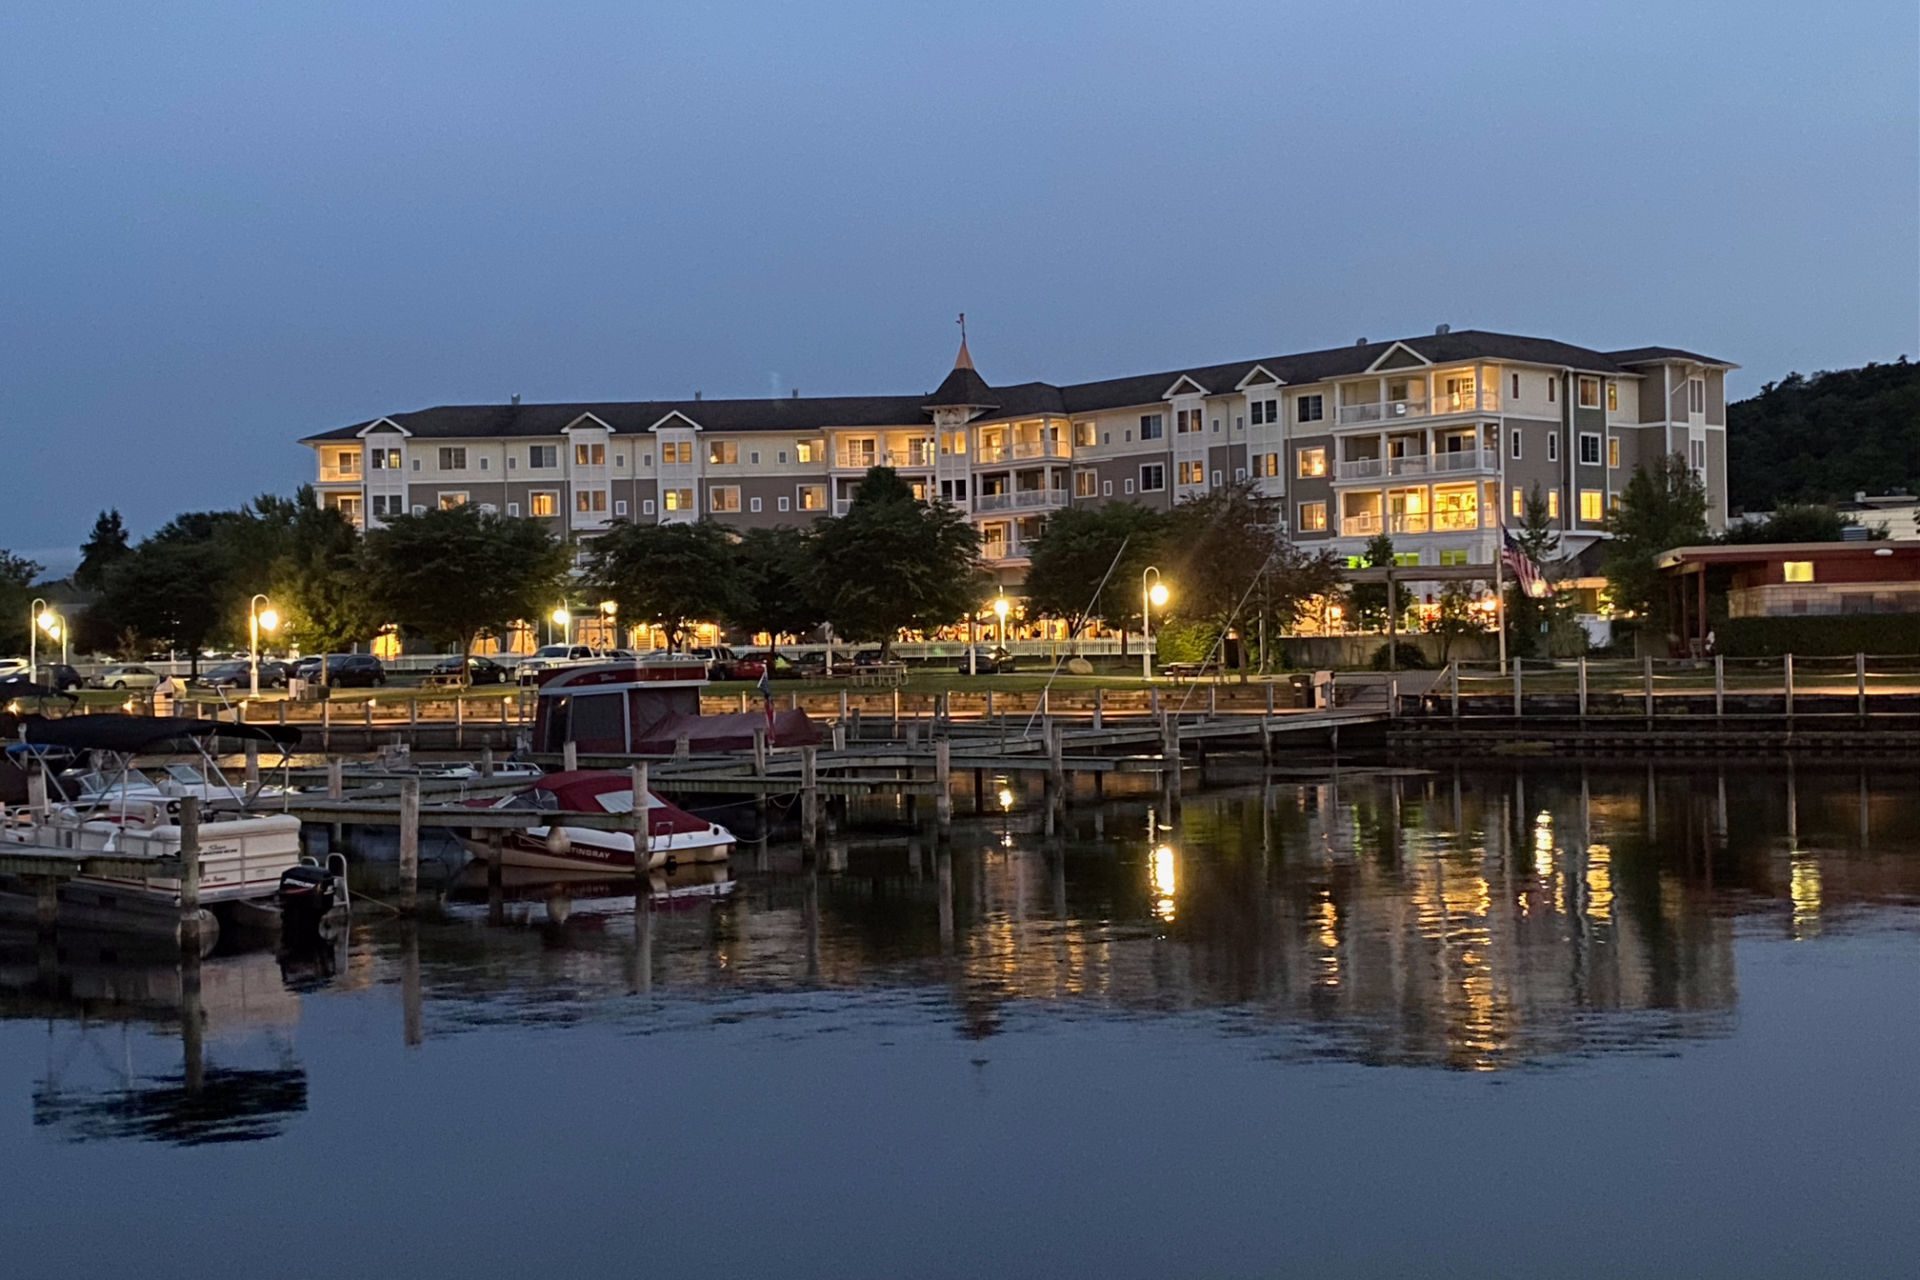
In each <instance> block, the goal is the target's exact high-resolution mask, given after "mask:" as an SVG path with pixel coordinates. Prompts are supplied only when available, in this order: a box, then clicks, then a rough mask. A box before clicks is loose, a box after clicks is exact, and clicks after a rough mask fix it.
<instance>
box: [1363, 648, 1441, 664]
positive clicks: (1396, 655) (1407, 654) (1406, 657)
mask: <svg viewBox="0 0 1920 1280" xmlns="http://www.w3.org/2000/svg"><path fill="white" fill-rule="evenodd" d="M1389 650H1391V651H1392V653H1393V662H1394V665H1395V666H1397V667H1398V668H1399V669H1400V670H1402V671H1426V670H1428V669H1430V668H1431V667H1432V665H1433V664H1432V663H1430V662H1428V661H1427V655H1426V654H1424V653H1422V652H1421V651H1420V649H1419V648H1418V647H1416V646H1414V645H1410V644H1396V645H1384V644H1383V645H1381V646H1380V647H1379V648H1378V649H1375V650H1374V651H1373V661H1371V662H1370V663H1368V664H1367V665H1368V666H1370V667H1372V668H1373V669H1374V670H1375V671H1385V670H1386V669H1387V654H1388V651H1389Z"/></svg>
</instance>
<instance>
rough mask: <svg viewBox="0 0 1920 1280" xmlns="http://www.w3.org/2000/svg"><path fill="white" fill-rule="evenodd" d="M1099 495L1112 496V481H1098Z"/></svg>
mask: <svg viewBox="0 0 1920 1280" xmlns="http://www.w3.org/2000/svg"><path fill="white" fill-rule="evenodd" d="M1100 496H1101V497H1103V498H1111V497H1112V496H1113V481H1111V480H1102V481H1101V482H1100Z"/></svg>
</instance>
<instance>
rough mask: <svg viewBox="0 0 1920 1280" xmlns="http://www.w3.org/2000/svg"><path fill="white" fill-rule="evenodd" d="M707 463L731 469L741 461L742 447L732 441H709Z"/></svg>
mask: <svg viewBox="0 0 1920 1280" xmlns="http://www.w3.org/2000/svg"><path fill="white" fill-rule="evenodd" d="M707 461H708V462H711V463H714V464H717V465H719V466H723V467H731V466H733V465H734V464H735V463H737V462H739V461H740V446H739V445H737V444H735V443H734V442H733V441H731V440H709V441H708V442H707Z"/></svg>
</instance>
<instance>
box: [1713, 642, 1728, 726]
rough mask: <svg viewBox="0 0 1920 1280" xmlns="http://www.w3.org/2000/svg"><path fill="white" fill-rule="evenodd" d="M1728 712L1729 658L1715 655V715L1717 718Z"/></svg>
mask: <svg viewBox="0 0 1920 1280" xmlns="http://www.w3.org/2000/svg"><path fill="white" fill-rule="evenodd" d="M1726 714H1727V660H1726V658H1725V657H1723V656H1721V655H1720V654H1717V653H1716V654H1714V655H1713V715H1714V718H1715V719H1716V720H1717V719H1719V718H1720V717H1722V716H1724V715H1726Z"/></svg>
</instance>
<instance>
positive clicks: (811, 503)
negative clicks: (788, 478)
mask: <svg viewBox="0 0 1920 1280" xmlns="http://www.w3.org/2000/svg"><path fill="white" fill-rule="evenodd" d="M793 496H794V502H795V504H796V505H797V506H799V508H800V509H801V510H802V511H825V510H826V509H827V486H825V485H823V484H803V485H801V486H800V487H799V488H798V489H795V490H794V491H793Z"/></svg>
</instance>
